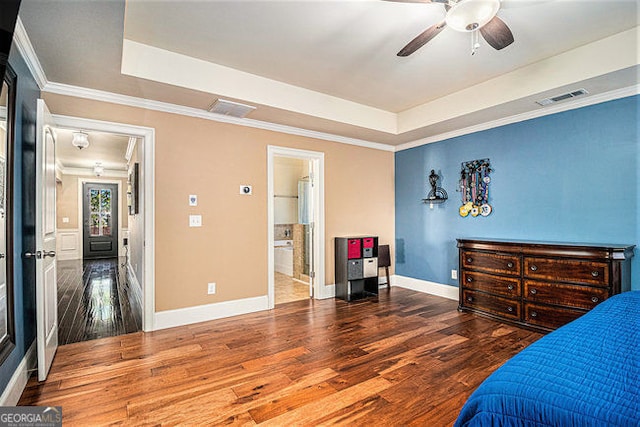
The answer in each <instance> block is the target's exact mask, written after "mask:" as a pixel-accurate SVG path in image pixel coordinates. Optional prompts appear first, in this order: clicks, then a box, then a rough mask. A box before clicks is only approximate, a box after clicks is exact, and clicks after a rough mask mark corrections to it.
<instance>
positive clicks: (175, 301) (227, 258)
mask: <svg viewBox="0 0 640 427" xmlns="http://www.w3.org/2000/svg"><path fill="white" fill-rule="evenodd" d="M44 98H45V100H46V102H47V104H48V105H49V109H50V110H51V111H52V112H53V113H55V114H64V115H68V116H76V117H86V118H91V119H97V120H106V121H111V122H119V123H128V124H133V125H141V126H147V127H152V128H155V130H156V132H155V136H156V145H155V166H156V170H155V220H156V223H155V226H156V229H155V251H156V258H155V269H156V270H155V292H156V293H155V295H156V311H163V310H170V309H177V308H183V307H191V306H197V305H201V304H207V303H214V302H221V301H229V300H235V299H240V298H249V297H256V296H262V295H266V294H267V253H268V250H269V248H268V247H267V196H266V193H267V145H276V146H282V147H292V148H299V149H305V150H313V151H321V152H324V153H325V239H326V253H325V256H326V282H327V283H328V284H330V283H334V262H333V256H334V255H333V252H334V245H333V238H334V237H335V236H343V235H353V234H356V235H358V234H376V235H378V236H380V243H389V244H391V245H392V246H393V243H394V181H393V179H394V170H393V167H394V160H393V153H392V152H388V151H380V150H373V149H368V148H362V147H356V146H352V145H346V144H339V143H334V142H327V141H322V140H317V139H312V138H305V137H300V136H294V135H287V134H282V133H278V132H272V131H267V130H262V129H254V128H249V127H243V126H237V125H232V124H226V123H219V122H214V121H210V120H204V119H196V118H191V117H185V116H180V115H175V114H168V113H162V112H157V111H150V110H144V109H139V108H133V107H126V106H121V105H115V104H109V103H103V102H97V101H91V100H86V99H79V98H72V97H66V96H62V95H55V94H49V93H44ZM240 184H251V185H253V196H241V195H240V194H239V191H238V190H239V185H240ZM189 194H197V195H198V206H197V207H189V205H188V200H187V199H188V195H189ZM189 214H201V215H202V216H203V219H202V221H203V225H202V227H201V228H189V227H188V216H189ZM207 282H216V283H217V294H215V295H207V292H206V290H207Z"/></svg>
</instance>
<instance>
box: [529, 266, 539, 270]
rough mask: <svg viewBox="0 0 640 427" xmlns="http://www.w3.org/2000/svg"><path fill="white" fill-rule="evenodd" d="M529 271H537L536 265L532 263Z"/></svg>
mask: <svg viewBox="0 0 640 427" xmlns="http://www.w3.org/2000/svg"><path fill="white" fill-rule="evenodd" d="M530 268H531V271H537V270H538V266H537V265H535V264H533V265H532V266H531V267H530Z"/></svg>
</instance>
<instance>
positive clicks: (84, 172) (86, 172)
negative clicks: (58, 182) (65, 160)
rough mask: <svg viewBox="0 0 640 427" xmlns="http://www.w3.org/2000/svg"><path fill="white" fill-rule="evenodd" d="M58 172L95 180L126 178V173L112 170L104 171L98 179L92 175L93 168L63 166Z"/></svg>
mask: <svg viewBox="0 0 640 427" xmlns="http://www.w3.org/2000/svg"><path fill="white" fill-rule="evenodd" d="M60 172H61V173H62V174H63V175H75V176H92V177H94V178H96V179H103V178H127V177H128V175H127V171H121V170H113V169H105V170H104V173H103V174H102V175H100V176H99V177H97V176H96V174H95V173H93V168H68V167H65V166H63V167H62V168H60Z"/></svg>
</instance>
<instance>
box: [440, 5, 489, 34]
mask: <svg viewBox="0 0 640 427" xmlns="http://www.w3.org/2000/svg"><path fill="white" fill-rule="evenodd" d="M498 9H500V0H462V1H460V2H458V3H456V4H455V5H454V6H453V7H451V9H449V12H447V17H446V18H445V21H446V22H447V26H448V27H450V28H453V29H454V30H456V31H462V32H470V31H474V30H476V29H478V28H481V27H482V26H483V25H485V24H486V23H487V22H489V21H491V20H492V19H493V17H494V16H496V13H498Z"/></svg>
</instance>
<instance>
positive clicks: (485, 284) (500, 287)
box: [462, 271, 521, 298]
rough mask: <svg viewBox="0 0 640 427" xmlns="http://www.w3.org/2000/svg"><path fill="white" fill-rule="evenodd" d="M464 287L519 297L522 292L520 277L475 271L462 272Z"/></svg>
mask: <svg viewBox="0 0 640 427" xmlns="http://www.w3.org/2000/svg"><path fill="white" fill-rule="evenodd" d="M462 287H464V288H469V289H475V290H479V291H484V292H489V293H492V294H499V295H504V296H507V297H512V298H517V297H519V296H521V294H520V279H517V278H515V277H500V276H492V275H490V274H484V273H478V272H475V271H463V272H462Z"/></svg>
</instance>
